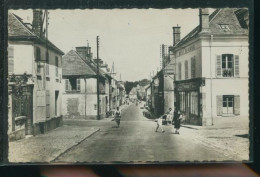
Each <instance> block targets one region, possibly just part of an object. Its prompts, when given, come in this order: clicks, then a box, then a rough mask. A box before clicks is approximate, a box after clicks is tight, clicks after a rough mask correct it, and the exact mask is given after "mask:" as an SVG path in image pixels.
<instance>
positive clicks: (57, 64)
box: [55, 57, 59, 77]
mask: <svg viewBox="0 0 260 177" xmlns="http://www.w3.org/2000/svg"><path fill="white" fill-rule="evenodd" d="M58 67H59V59H58V57H55V73H56V77H59V70H58Z"/></svg>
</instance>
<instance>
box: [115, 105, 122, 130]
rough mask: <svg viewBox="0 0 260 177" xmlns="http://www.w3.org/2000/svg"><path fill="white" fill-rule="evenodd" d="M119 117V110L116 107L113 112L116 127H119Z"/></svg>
mask: <svg viewBox="0 0 260 177" xmlns="http://www.w3.org/2000/svg"><path fill="white" fill-rule="evenodd" d="M120 119H121V111H120V110H119V107H117V108H116V112H115V120H116V123H117V127H119V125H120Z"/></svg>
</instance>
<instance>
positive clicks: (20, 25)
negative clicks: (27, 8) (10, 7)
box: [8, 13, 64, 55]
mask: <svg viewBox="0 0 260 177" xmlns="http://www.w3.org/2000/svg"><path fill="white" fill-rule="evenodd" d="M8 39H9V40H10V39H11V40H36V41H37V42H39V43H42V44H46V38H45V37H40V36H37V35H36V34H35V33H34V32H33V31H32V29H30V28H29V27H28V26H27V25H26V24H25V23H24V22H23V21H22V19H21V18H20V17H19V16H17V15H15V14H13V13H8ZM47 44H48V46H49V47H50V48H51V49H52V50H54V51H56V52H58V53H59V54H61V55H64V53H63V52H62V51H61V50H60V49H59V48H58V47H56V46H55V45H54V44H53V43H52V42H50V41H49V40H47Z"/></svg>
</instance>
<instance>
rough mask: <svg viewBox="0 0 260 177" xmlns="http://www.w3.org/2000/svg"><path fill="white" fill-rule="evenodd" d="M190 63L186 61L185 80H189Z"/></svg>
mask: <svg viewBox="0 0 260 177" xmlns="http://www.w3.org/2000/svg"><path fill="white" fill-rule="evenodd" d="M188 77H189V76H188V61H187V60H186V61H185V79H188Z"/></svg>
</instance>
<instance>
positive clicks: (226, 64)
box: [221, 54, 233, 77]
mask: <svg viewBox="0 0 260 177" xmlns="http://www.w3.org/2000/svg"><path fill="white" fill-rule="evenodd" d="M221 63H222V76H223V77H232V76H233V55H232V54H224V55H222V62H221Z"/></svg>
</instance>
